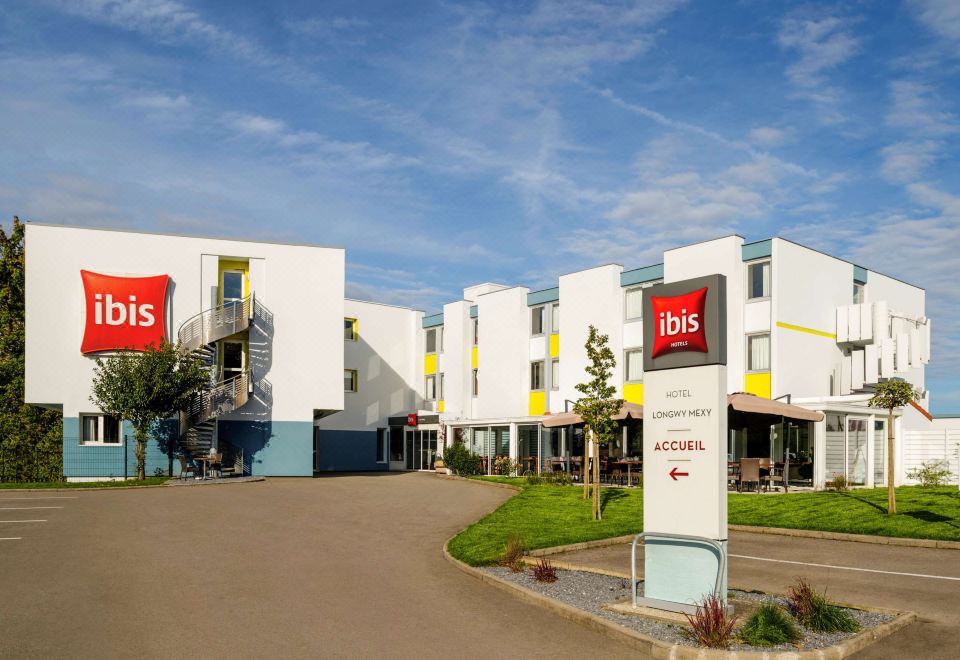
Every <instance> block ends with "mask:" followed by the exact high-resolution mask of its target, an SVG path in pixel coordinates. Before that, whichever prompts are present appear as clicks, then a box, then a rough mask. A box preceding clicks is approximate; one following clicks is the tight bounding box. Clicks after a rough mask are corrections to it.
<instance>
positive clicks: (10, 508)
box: [0, 506, 63, 511]
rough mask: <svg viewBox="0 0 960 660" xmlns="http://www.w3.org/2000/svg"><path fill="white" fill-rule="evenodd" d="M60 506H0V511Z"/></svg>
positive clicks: (56, 507)
mask: <svg viewBox="0 0 960 660" xmlns="http://www.w3.org/2000/svg"><path fill="white" fill-rule="evenodd" d="M62 508H63V507H62V506H0V511H26V510H27V509H62Z"/></svg>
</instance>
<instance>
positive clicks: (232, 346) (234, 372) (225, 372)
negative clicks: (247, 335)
mask: <svg viewBox="0 0 960 660" xmlns="http://www.w3.org/2000/svg"><path fill="white" fill-rule="evenodd" d="M220 345H221V347H222V350H223V359H222V361H221V369H222V376H221V377H222V379H223V380H226V379H228V378H234V377H235V376H239V375H240V374H242V373H243V370H244V368H245V367H246V356H245V355H244V350H243V342H242V341H224V342H221V344H220Z"/></svg>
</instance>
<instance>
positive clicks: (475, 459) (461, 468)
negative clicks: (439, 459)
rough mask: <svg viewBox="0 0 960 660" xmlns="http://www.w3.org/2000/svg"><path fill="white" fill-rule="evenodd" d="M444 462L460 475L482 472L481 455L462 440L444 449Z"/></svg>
mask: <svg viewBox="0 0 960 660" xmlns="http://www.w3.org/2000/svg"><path fill="white" fill-rule="evenodd" d="M443 462H444V465H446V466H447V467H448V468H450V469H451V470H453V473H454V474H459V475H460V476H469V475H471V474H480V471H481V468H482V466H483V461H482V460H481V458H480V456H478V455H477V454H474V453H473V452H472V451H470V450H469V449H467V447H466V445H464V444H463V443H462V442H455V443H453V444H452V445H450V446H449V447H447V448H446V449H445V450H444V452H443Z"/></svg>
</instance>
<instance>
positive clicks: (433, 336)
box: [427, 328, 437, 353]
mask: <svg viewBox="0 0 960 660" xmlns="http://www.w3.org/2000/svg"><path fill="white" fill-rule="evenodd" d="M436 352H437V329H436V328H430V329H429V330H427V353H436Z"/></svg>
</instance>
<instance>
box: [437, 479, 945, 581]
mask: <svg viewBox="0 0 960 660" xmlns="http://www.w3.org/2000/svg"><path fill="white" fill-rule="evenodd" d="M492 480H495V481H499V482H503V483H512V484H515V485H518V486H520V487H521V488H522V489H523V490H522V492H520V493H519V494H518V495H517V496H516V497H513V498H511V499H510V500H508V501H507V502H505V503H504V504H503V505H502V506H501V507H500V508H499V509H497V510H496V511H494V512H493V513H490V514H489V515H487V516H484V517H483V518H481V519H480V520H479V521H477V522H476V523H474V524H473V525H471V526H470V527H468V528H467V529H465V530H464V531H462V532H461V533H460V534H458V535H457V536H456V537H455V538H454V539H453V540H451V541H450V546H449V547H450V552H451V553H452V554H453V556H454V557H457V558H458V559H460V560H461V561H464V562H466V563H468V564H471V565H473V566H479V565H484V564H490V563H493V562H495V561H496V560H497V559H498V557H499V556H500V554H501V553H502V552H503V549H504V545H505V543H506V540H507V537H509V536H510V535H511V534H516V535H518V536H519V537H520V538H521V539H523V541H524V543H525V545H526V547H527V549H530V550H533V549H536V548H547V547H550V546H555V545H563V544H566V543H578V542H580V541H591V540H595V539H602V538H609V537H611V536H623V535H626V534H634V533H637V532H639V531H641V530H642V529H643V491H642V490H641V489H639V488H632V489H628V490H627V489H620V488H605V489H603V490H602V491H601V494H602V497H603V501H604V509H603V520H602V521H600V522H596V523H595V522H593V521H592V520H590V503H589V501H587V500H584V499H582V493H583V489H582V488H577V487H558V486H529V485H527V484H526V483H525V480H523V479H505V478H502V477H495V478H492ZM728 502H729V522H730V523H731V524H738V525H758V526H764V527H788V528H794V529H813V530H820V531H831V532H847V533H852V534H872V535H878V536H903V537H910V538H929V539H941V540H951V541H960V492H958V491H957V489H956V488H955V487H943V488H919V487H903V488H898V489H897V510H898V514H897V515H896V516H893V517H888V516H887V514H886V509H885V507H886V502H887V491H886V490H885V489H882V488H878V489H873V490H857V491H851V492H848V493H831V492H816V493H795V494H790V495H741V494H738V493H731V494H730V496H729V500H728Z"/></svg>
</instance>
